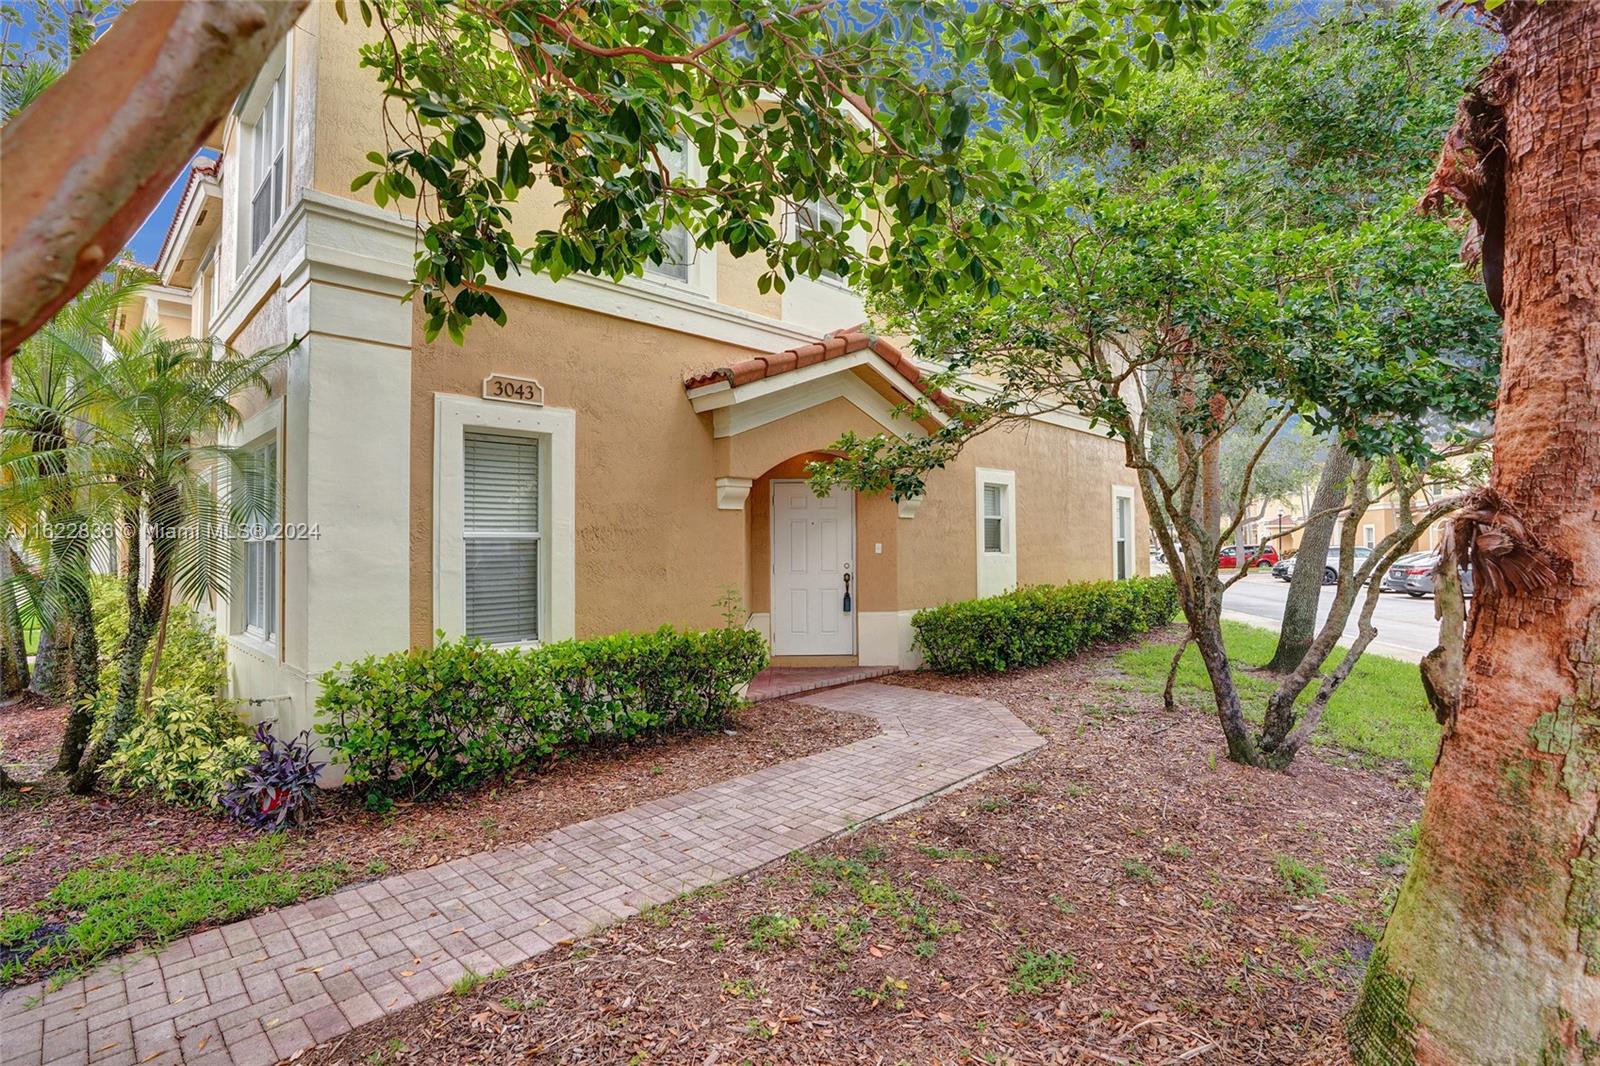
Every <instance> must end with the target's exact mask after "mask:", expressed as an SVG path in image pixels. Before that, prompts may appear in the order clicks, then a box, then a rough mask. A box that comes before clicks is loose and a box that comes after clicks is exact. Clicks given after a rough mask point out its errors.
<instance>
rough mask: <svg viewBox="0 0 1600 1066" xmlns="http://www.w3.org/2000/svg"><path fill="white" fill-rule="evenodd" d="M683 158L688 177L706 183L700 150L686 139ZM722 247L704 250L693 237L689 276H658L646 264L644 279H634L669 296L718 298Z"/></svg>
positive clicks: (685, 174)
mask: <svg viewBox="0 0 1600 1066" xmlns="http://www.w3.org/2000/svg"><path fill="white" fill-rule="evenodd" d="M683 157H684V159H685V160H686V161H687V163H688V167H687V169H686V170H685V172H684V177H686V178H688V179H689V180H690V181H693V182H698V183H703V182H704V181H705V177H706V168H705V167H704V166H703V165H702V164H701V162H700V150H699V149H698V148H696V147H695V144H694V142H693V141H691V140H689V139H688V138H687V137H685V138H684V150H683ZM719 247H720V245H712V246H711V247H710V248H701V247H700V246H699V245H698V244H697V243H696V242H695V239H694V234H693V233H691V234H689V272H688V274H689V276H688V277H687V278H685V279H684V280H682V281H680V280H678V279H677V278H674V277H671V276H669V275H666V274H659V273H655V272H653V271H652V270H651V264H649V263H646V264H645V268H644V276H643V277H641V278H633V279H630V280H632V281H638V282H643V283H644V284H646V285H654V286H659V287H660V288H662V289H665V290H667V291H668V292H673V293H689V294H691V295H694V296H704V297H705V298H706V299H708V300H715V299H716V298H717V249H718V248H719Z"/></svg>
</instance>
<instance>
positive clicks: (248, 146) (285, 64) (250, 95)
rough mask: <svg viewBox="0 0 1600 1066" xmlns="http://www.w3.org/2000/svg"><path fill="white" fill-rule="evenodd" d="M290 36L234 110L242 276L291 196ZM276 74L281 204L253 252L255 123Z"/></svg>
mask: <svg viewBox="0 0 1600 1066" xmlns="http://www.w3.org/2000/svg"><path fill="white" fill-rule="evenodd" d="M293 37H294V35H293V34H292V33H291V34H290V35H289V36H288V37H285V38H284V39H283V40H282V41H279V42H278V45H277V47H276V48H274V49H273V50H272V54H271V55H269V56H268V57H267V61H266V62H265V63H264V64H262V67H261V70H260V71H259V72H258V73H257V74H256V77H255V80H254V81H252V82H251V83H250V87H249V88H248V89H246V90H245V91H244V93H243V95H241V96H240V97H239V103H238V105H237V106H236V108H235V113H236V115H237V116H238V120H239V147H240V149H241V151H240V153H239V164H240V165H239V166H238V168H237V171H236V177H235V179H234V180H235V184H236V188H235V190H234V208H233V211H234V227H233V229H234V237H233V240H234V245H235V251H236V255H235V261H236V262H237V263H238V269H237V270H236V271H235V275H236V276H240V275H243V273H244V271H245V268H247V267H248V266H249V265H250V264H252V263H254V262H256V261H257V260H258V259H263V258H265V257H266V255H267V254H268V253H269V252H270V251H271V245H272V243H273V237H274V235H275V234H276V233H277V231H278V230H280V229H282V228H283V226H284V224H285V222H286V221H287V219H288V217H289V205H290V204H291V203H292V202H293V200H294V196H293V193H292V191H291V186H292V185H293V182H294V159H293V154H294V117H295V111H294V79H293V77H292V75H289V74H288V72H292V71H293V69H294V68H293V65H292V62H291V61H292V58H293V57H292V55H291V54H290V42H291V41H292V40H293ZM279 75H285V77H284V79H283V203H281V204H279V205H278V217H277V218H275V219H273V220H272V226H271V227H270V228H268V230H267V232H266V233H264V234H262V235H261V240H260V241H257V242H256V248H255V251H254V252H252V251H251V250H250V244H251V241H252V240H253V238H254V235H253V234H252V232H251V225H252V223H253V221H254V219H253V218H252V211H251V203H252V200H253V198H254V196H255V191H256V190H255V179H254V174H255V151H256V125H257V124H258V123H259V122H260V121H261V115H262V112H263V111H265V110H266V107H267V102H268V101H269V100H271V98H272V89H273V86H274V85H276V84H277V81H278V77H279Z"/></svg>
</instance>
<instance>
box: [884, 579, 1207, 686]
mask: <svg viewBox="0 0 1600 1066" xmlns="http://www.w3.org/2000/svg"><path fill="white" fill-rule="evenodd" d="M1177 609H1178V591H1177V587H1176V586H1175V585H1174V584H1173V583H1172V578H1170V577H1138V578H1133V579H1131V580H1128V581H1093V582H1087V583H1084V584H1074V585H1032V586H1029V587H1027V588H1020V589H1017V590H1016V591H1015V592H1008V593H1005V594H1004V595H1001V596H990V597H988V598H986V599H981V600H962V601H961V602H959V603H947V604H945V605H944V606H943V607H929V608H925V609H924V610H921V611H918V612H917V613H916V614H915V615H913V616H912V618H911V625H912V628H914V629H915V630H916V634H917V645H918V646H919V647H920V648H921V649H922V653H923V655H924V656H925V657H926V659H927V664H928V666H929V667H930V668H932V669H934V670H938V671H940V672H941V673H946V674H971V673H991V672H994V671H998V670H1010V669H1014V668H1016V667H1019V666H1040V665H1043V664H1044V663H1049V662H1054V661H1056V660H1057V659H1065V658H1067V657H1069V656H1072V655H1076V654H1077V653H1078V652H1080V651H1082V650H1083V649H1084V648H1087V647H1088V646H1089V645H1091V644H1095V643H1097V642H1099V641H1107V640H1125V639H1126V638H1128V637H1131V636H1133V635H1135V634H1137V633H1143V632H1144V631H1145V630H1147V629H1149V628H1151V627H1152V626H1158V625H1163V624H1165V623H1167V622H1170V621H1171V620H1172V616H1173V615H1174V614H1175V613H1177Z"/></svg>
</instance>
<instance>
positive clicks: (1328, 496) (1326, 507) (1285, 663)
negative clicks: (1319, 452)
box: [1267, 441, 1350, 674]
mask: <svg viewBox="0 0 1600 1066" xmlns="http://www.w3.org/2000/svg"><path fill="white" fill-rule="evenodd" d="M1349 480H1350V453H1349V452H1347V451H1345V450H1344V448H1342V447H1340V446H1339V444H1338V442H1337V441H1335V442H1334V444H1333V445H1332V446H1331V447H1329V449H1328V458H1327V461H1326V463H1325V464H1324V465H1323V467H1322V477H1321V479H1320V480H1318V482H1317V494H1316V497H1315V498H1314V499H1313V500H1312V502H1311V514H1312V515H1313V516H1316V517H1312V518H1311V519H1310V521H1308V522H1307V523H1306V528H1305V532H1304V533H1303V534H1302V535H1301V537H1300V547H1299V549H1298V551H1297V553H1296V554H1297V555H1298V556H1299V557H1300V561H1301V562H1304V561H1305V560H1307V559H1319V560H1320V559H1326V558H1327V556H1328V544H1329V543H1330V542H1331V541H1332V540H1333V527H1334V526H1335V525H1336V524H1337V523H1338V521H1339V514H1338V511H1337V510H1335V508H1337V507H1338V506H1339V505H1340V504H1341V503H1343V502H1344V496H1345V490H1346V488H1347V487H1348V482H1349ZM1321 598H1322V567H1321V565H1318V566H1312V567H1307V566H1301V565H1300V564H1299V563H1296V564H1295V568H1294V576H1293V577H1292V578H1290V579H1289V598H1288V601H1287V602H1286V603H1285V604H1284V607H1283V624H1282V625H1281V626H1280V627H1279V629H1278V648H1277V650H1276V651H1274V652H1273V653H1272V661H1271V662H1269V663H1268V664H1267V669H1268V670H1275V671H1277V672H1278V673H1280V674H1286V673H1288V672H1289V671H1290V670H1293V669H1294V668H1295V667H1297V666H1299V665H1300V661H1301V660H1302V659H1304V658H1305V657H1306V652H1307V651H1309V650H1310V648H1311V638H1312V637H1313V636H1315V635H1316V632H1317V603H1318V602H1319V601H1320V600H1321Z"/></svg>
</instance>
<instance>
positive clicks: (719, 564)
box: [159, 3, 1148, 729]
mask: <svg viewBox="0 0 1600 1066" xmlns="http://www.w3.org/2000/svg"><path fill="white" fill-rule="evenodd" d="M365 32H366V31H364V30H363V29H362V28H361V27H360V25H359V24H347V23H345V22H343V21H341V20H340V19H339V18H338V16H337V15H336V13H335V11H334V8H333V5H332V4H331V3H316V4H312V5H311V6H310V8H309V9H308V10H307V11H306V13H305V14H304V16H303V17H302V18H301V20H300V22H299V23H298V25H297V26H296V28H295V29H294V31H293V32H292V33H291V34H290V35H289V37H288V39H287V40H286V41H285V42H284V43H283V45H282V46H281V47H280V48H279V49H278V50H277V51H276V52H275V54H274V55H273V56H272V58H271V59H270V60H269V61H268V62H267V64H266V65H265V66H264V67H263V69H262V70H261V71H260V73H259V75H258V76H257V77H256V78H255V80H254V83H253V84H252V86H251V87H250V88H249V89H248V90H247V91H246V92H245V93H244V94H243V95H242V96H241V97H240V99H239V101H238V103H237V105H236V107H235V108H234V111H233V113H232V114H231V115H230V116H229V117H228V118H227V119H226V121H225V122H224V123H223V124H222V126H221V127H220V128H219V129H218V130H217V131H216V133H215V134H214V135H213V140H212V143H211V145H210V147H211V148H213V149H215V150H216V151H217V152H218V156H217V158H216V159H215V160H208V161H206V162H205V163H204V164H203V165H200V166H197V167H196V168H195V169H194V172H193V173H192V175H191V176H190V178H189V182H188V186H187V189H186V191H185V193H184V196H183V200H182V203H181V205H180V207H179V209H178V212H177V215H176V218H175V219H174V222H173V224H172V228H171V231H170V233H169V235H168V237H167V241H166V244H165V246H164V248H163V250H162V253H161V258H160V263H159V272H160V275H161V280H162V282H163V284H164V285H166V286H169V287H172V288H177V289H184V290H188V291H189V292H190V293H191V295H192V299H191V302H190V305H191V328H192V329H193V331H194V332H195V333H196V334H197V335H210V336H215V337H217V338H220V339H222V340H224V341H226V342H228V343H229V344H232V345H234V346H235V347H239V348H246V349H248V348H254V347H257V346H261V345H267V344H276V343H282V342H284V341H287V340H289V339H290V338H294V337H300V338H303V339H302V341H301V343H300V345H299V347H298V348H297V349H296V350H295V351H294V353H293V355H292V356H291V357H290V358H289V359H288V360H287V362H286V363H285V364H284V365H283V366H282V367H281V368H280V370H279V372H278V373H277V375H276V382H275V388H274V390H273V393H272V395H271V396H270V397H265V396H252V397H245V398H243V399H242V404H243V410H244V412H245V414H246V417H245V419H244V423H243V425H242V427H241V429H240V431H239V432H238V433H237V434H236V438H237V439H236V441H235V443H238V444H242V445H244V446H247V447H251V448H256V449H260V450H262V451H263V452H264V453H265V454H267V455H268V456H270V457H271V458H272V460H273V461H274V463H275V464H276V467H277V469H278V471H279V482H278V485H279V491H278V500H279V508H280V510H279V516H278V517H279V520H280V526H279V528H278V529H277V530H270V529H269V530H266V531H264V532H263V535H260V536H256V537H254V538H252V539H250V540H249V541H248V543H247V544H246V546H245V550H244V552H243V553H242V556H243V561H242V564H241V566H240V567H239V572H238V574H237V577H236V580H235V582H234V593H233V595H232V596H231V597H230V598H229V600H228V602H227V603H226V604H223V605H222V606H221V609H220V611H219V620H220V623H221V626H222V628H223V629H224V630H225V631H226V637H227V641H228V646H229V657H230V662H231V675H232V681H233V684H234V686H235V690H236V692H237V694H238V695H239V696H240V697H241V698H248V699H251V700H254V701H258V704H259V705H260V706H261V707H262V713H263V714H267V715H276V716H277V717H278V718H279V719H280V720H282V721H283V723H284V724H285V725H286V726H288V727H290V728H293V729H299V728H301V727H303V726H305V725H308V724H310V722H311V721H312V716H313V713H314V701H315V697H316V692H317V685H316V678H317V677H318V675H319V674H321V673H322V672H323V671H325V670H327V669H329V668H331V667H332V666H334V664H335V663H337V662H340V661H345V662H348V661H350V660H352V659H354V658H357V657H360V656H363V655H367V654H370V653H376V652H388V651H393V650H396V649H402V648H406V647H411V646H418V645H427V644H429V643H430V642H432V641H434V640H436V639H438V634H441V633H442V634H443V635H444V636H445V637H447V638H448V637H457V636H461V635H463V634H472V635H476V636H481V637H484V638H486V639H488V640H490V641H493V642H496V643H517V642H532V641H550V640H559V639H561V638H565V637H571V636H587V635H592V634H600V633H606V632H612V631H616V630H622V629H639V628H653V627H655V626H658V625H661V624H662V623H674V624H678V625H687V626H708V625H715V624H718V623H719V622H720V620H721V617H722V614H721V608H719V607H718V605H717V601H718V600H719V598H721V597H723V596H724V594H725V593H726V592H727V591H728V590H730V589H731V590H733V591H734V592H735V593H737V595H738V596H739V597H740V599H741V600H742V603H743V604H744V605H745V611H746V613H747V615H748V619H749V623H748V624H750V625H751V626H754V627H757V628H759V629H760V630H761V631H762V632H763V633H764V634H766V635H767V636H768V638H769V640H770V642H771V646H772V651H773V653H774V656H775V657H776V660H777V661H778V662H779V663H784V664H789V665H804V664H817V665H824V664H840V663H858V664H862V665H878V664H881V665H891V666H909V665H912V664H914V663H915V662H916V653H915V652H914V650H913V648H912V645H911V629H910V616H911V614H912V612H913V611H914V610H915V609H917V608H919V607H924V606H928V605H932V604H938V603H942V602H946V601H950V600H956V599H964V598H970V597H974V596H981V595H988V594H993V593H997V592H1000V591H1002V590H1004V589H1007V588H1010V587H1013V586H1015V585H1016V584H1018V583H1036V582H1056V581H1066V580H1073V579H1089V578H1108V577H1124V576H1130V575H1133V574H1135V573H1137V572H1143V571H1145V570H1146V568H1147V566H1148V563H1147V561H1146V553H1145V551H1144V545H1145V544H1146V542H1147V536H1146V533H1145V523H1144V516H1143V510H1142V507H1141V505H1140V503H1139V500H1138V494H1137V492H1136V490H1135V485H1136V481H1135V477H1134V474H1133V473H1132V471H1130V470H1128V469H1127V468H1126V467H1125V465H1124V462H1123V454H1122V450H1121V448H1120V446H1119V445H1117V444H1116V443H1115V442H1113V441H1110V440H1107V439H1106V438H1105V437H1103V436H1101V435H1099V434H1097V433H1095V432H1092V431H1091V430H1090V429H1089V427H1088V425H1087V424H1086V423H1085V422H1083V421H1082V420H1081V419H1076V418H1073V417H1070V416H1066V415H1060V414H1050V415H1046V416H1041V417H1039V418H1037V419H1034V420H1031V421H1030V422H1029V423H1028V424H1027V425H1026V426H1025V427H1022V428H1019V429H1017V430H1015V431H1012V432H1001V433H992V434H987V435H985V436H983V437H982V438H981V439H979V440H977V441H975V442H974V443H973V444H972V445H971V446H970V447H969V448H968V449H967V450H966V452H965V454H963V455H962V456H961V458H960V459H959V461H957V462H955V463H953V464H951V466H950V467H948V468H947V469H945V470H942V471H939V472H938V473H937V474H935V475H934V476H933V478H932V479H931V480H930V481H929V484H928V491H927V494H926V496H925V497H924V498H922V499H920V500H916V501H910V502H906V503H901V504H899V505H896V504H895V503H894V502H893V501H892V500H890V499H888V498H886V497H868V496H857V495H855V494H851V493H845V492H840V493H836V494H835V495H834V496H832V497H830V498H828V499H817V498H816V497H815V496H814V495H813V494H812V493H811V492H810V491H809V489H808V488H807V487H806V485H805V484H804V481H803V478H804V467H805V464H806V462H807V461H808V460H810V459H813V458H816V457H817V456H819V455H822V454H824V453H825V449H826V448H827V446H828V444H829V443H830V442H831V441H833V440H835V439H836V438H837V437H838V436H839V435H840V433H842V432H843V431H845V430H854V431H855V432H857V433H860V434H873V433H877V432H882V431H887V432H892V433H898V434H920V433H926V432H927V431H928V430H929V429H931V428H933V425H934V424H935V422H934V420H936V419H938V418H942V417H944V415H943V414H942V413H941V412H940V410H939V409H938V408H937V407H934V408H933V409H932V413H931V414H930V415H929V416H928V418H927V419H925V420H924V422H923V423H922V424H918V423H917V422H915V421H912V420H910V419H908V418H905V417H894V412H895V407H896V405H897V404H899V403H901V402H902V401H904V400H905V399H907V398H909V397H913V396H916V395H919V392H918V390H919V389H920V388H921V384H920V378H921V374H920V371H919V369H918V368H917V367H916V366H915V365H914V364H913V363H912V362H911V361H910V360H909V359H908V358H906V357H905V356H904V355H902V354H901V353H900V352H899V351H898V350H897V349H896V348H895V347H894V346H893V345H891V344H889V343H888V342H886V341H883V340H881V339H878V338H874V337H871V336H869V335H867V334H865V333H862V332H860V330H859V327H858V324H859V323H860V322H861V321H862V320H863V318H864V314H863V307H862V301H861V299H860V297H859V295H858V294H856V293H854V292H852V291H850V290H849V289H848V288H847V287H845V286H844V285H841V284H839V283H838V282H836V281H834V280H832V279H828V278H822V279H818V280H806V279H801V280H798V281H796V282H795V283H794V284H792V285H790V286H789V287H788V289H787V291H786V292H784V293H782V294H781V295H780V294H778V293H765V294H763V293H760V292H759V291H758V289H757V286H756V284H755V280H756V276H757V274H758V272H759V269H760V267H759V265H758V264H757V263H756V262H755V261H753V257H752V259H747V260H740V259H736V258H734V257H732V256H731V255H730V254H728V253H727V251H726V250H718V251H716V252H714V253H713V252H698V253H694V254H692V255H685V257H684V259H685V261H684V262H682V263H681V264H679V265H677V266H674V267H667V268H664V269H660V270H652V271H650V272H649V273H648V274H647V275H646V276H644V277H642V278H636V279H628V280H625V281H623V282H622V283H620V284H614V283H612V282H609V281H602V280H597V279H594V278H589V277H570V278H567V279H564V280H562V281H560V282H558V283H552V282H551V281H549V280H548V279H547V278H545V277H532V276H527V275H522V276H513V277H512V278H510V279H509V280H507V281H506V282H505V283H504V285H503V286H502V287H501V289H500V290H499V291H497V292H496V295H497V296H498V297H499V299H500V301H501V302H502V304H503V305H504V306H505V308H506V312H507V315H508V318H509V321H508V323H507V325H506V326H504V327H503V328H502V327H496V326H494V325H493V324H481V325H478V326H476V327H474V328H473V329H472V330H470V331H469V333H468V336H467V339H466V343H465V345H463V346H457V345H455V344H453V343H452V342H450V341H449V340H448V339H446V338H441V339H440V340H438V341H435V342H429V341H427V340H426V339H425V338H424V331H423V330H422V328H421V326H420V317H419V314H418V311H417V308H416V307H415V306H414V304H413V303H412V302H411V301H408V300H407V299H405V297H404V294H405V292H406V289H407V286H408V280H409V278H410V276H411V269H412V267H411V264H412V253H413V248H414V247H415V244H416V241H417V230H416V227H415V225H414V223H413V222H412V221H410V220H408V219H406V218H404V217H402V216H401V215H400V214H399V213H398V212H396V211H394V210H381V209H379V208H378V207H377V206H376V205H375V204H374V203H373V202H372V201H371V200H370V199H368V198H367V196H366V194H365V192H359V193H353V192H351V190H350V186H351V182H352V179H354V178H355V177H356V176H357V175H358V174H360V173H362V172H363V171H365V170H366V169H368V166H369V165H368V163H367V162H366V160H365V158H364V157H365V154H366V153H367V152H368V151H370V150H372V149H373V148H374V147H377V146H381V145H382V144H383V135H382V130H381V128H380V126H379V115H380V111H381V106H380V104H381V101H380V97H379V93H378V87H377V84H376V83H375V82H374V81H373V80H372V79H371V75H370V73H369V72H367V71H363V70H362V69H360V67H359V66H358V62H357V49H358V48H359V46H360V44H361V43H362V41H363V39H364V38H363V34H364V33H365ZM527 214H528V216H529V217H528V219H527V226H528V232H530V233H531V232H532V231H533V229H535V228H537V226H538V223H539V221H540V220H539V217H538V215H539V209H538V208H537V207H536V206H530V207H529V208H528V209H527ZM519 221H520V220H519ZM790 224H803V221H802V222H800V223H796V222H795V221H794V220H791V223H790ZM274 532H276V533H277V534H278V535H268V534H272V533H274ZM847 591H848V593H849V609H848V610H846V598H845V594H846V592H847Z"/></svg>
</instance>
